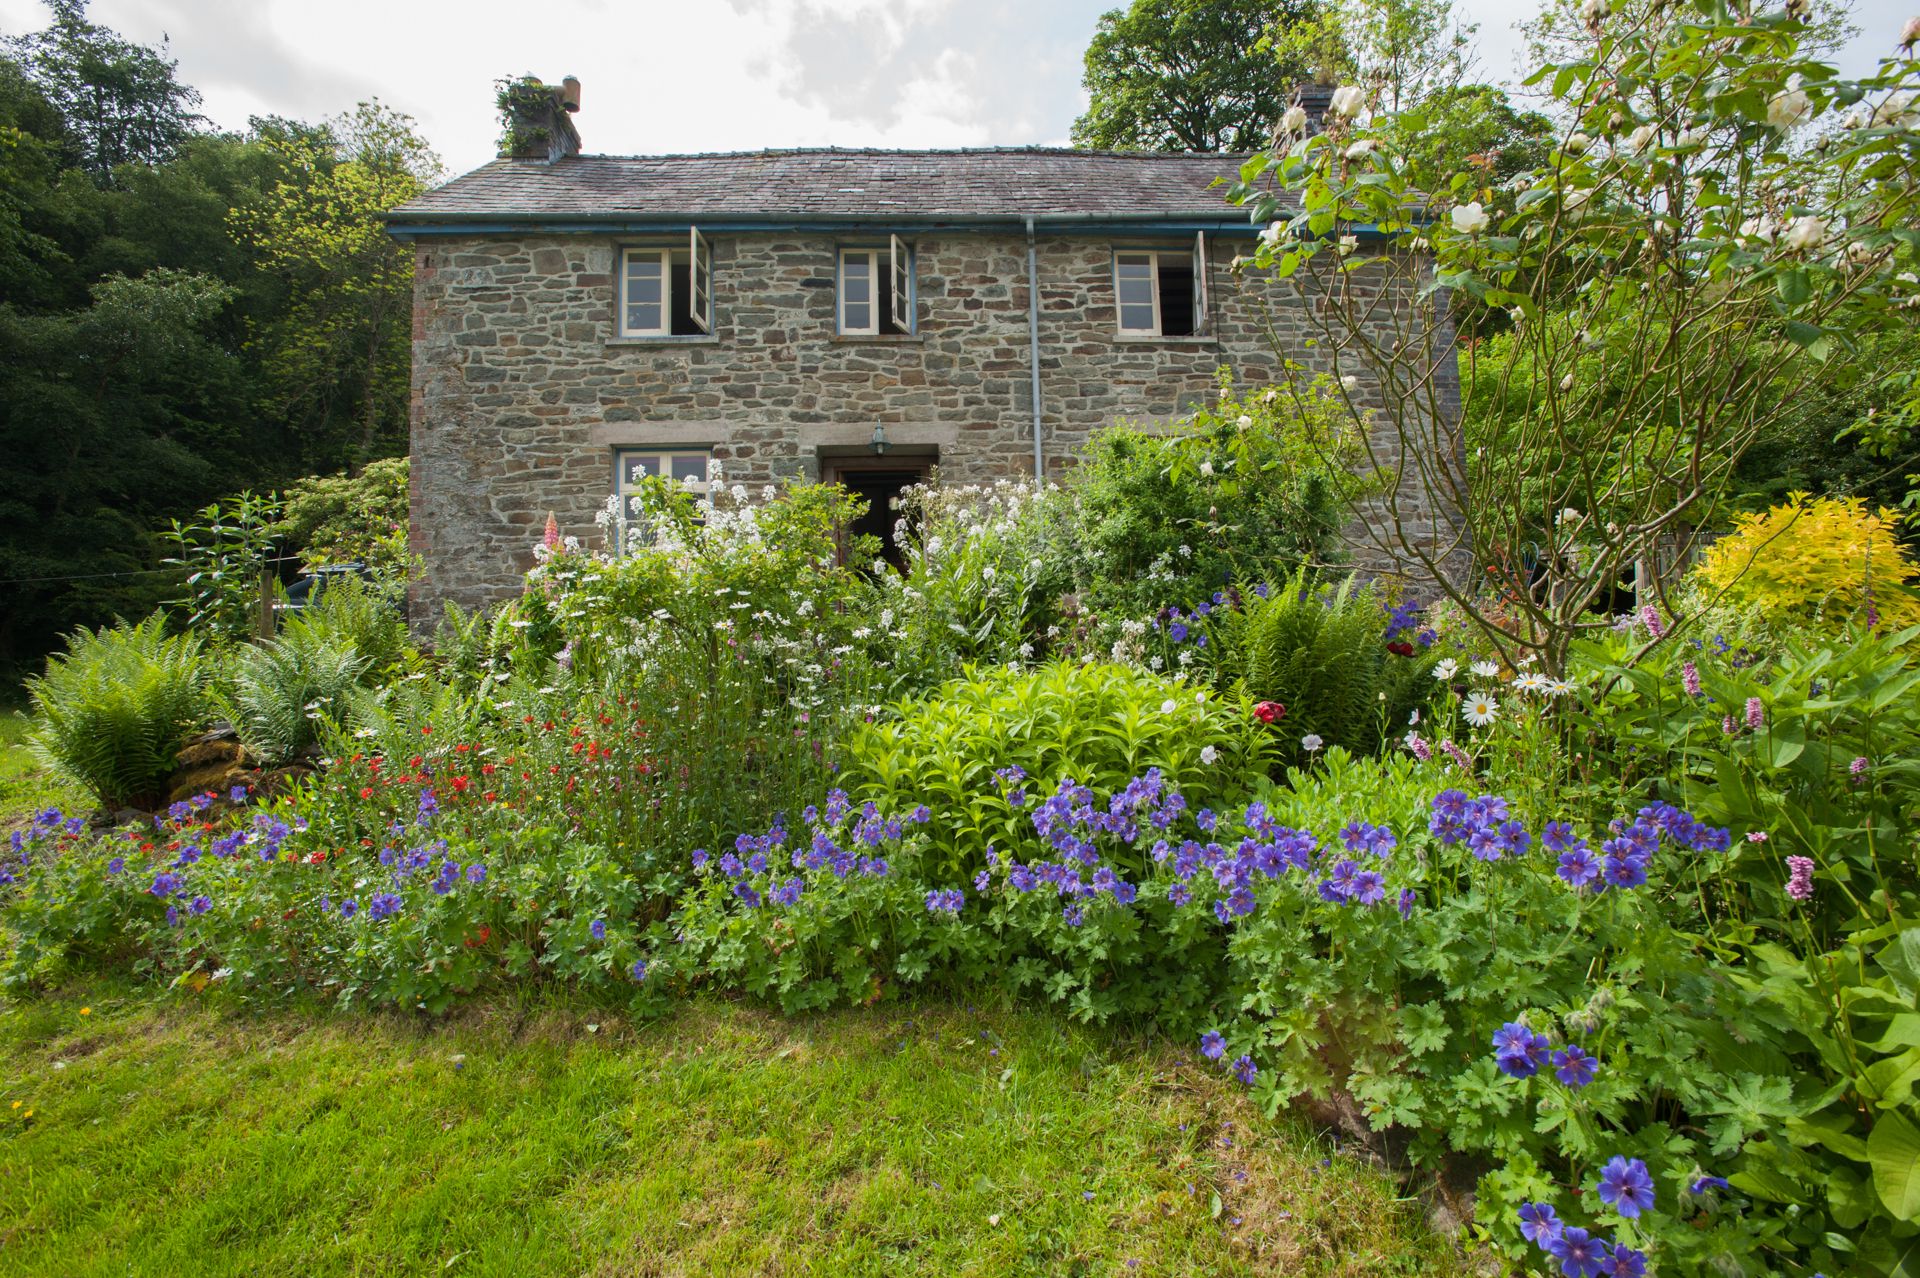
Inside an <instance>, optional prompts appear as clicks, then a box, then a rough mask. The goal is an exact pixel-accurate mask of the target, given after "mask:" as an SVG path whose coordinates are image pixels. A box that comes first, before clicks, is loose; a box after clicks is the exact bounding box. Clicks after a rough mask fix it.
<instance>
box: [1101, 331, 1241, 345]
mask: <svg viewBox="0 0 1920 1278" xmlns="http://www.w3.org/2000/svg"><path fill="white" fill-rule="evenodd" d="M1113 340H1114V341H1116V342H1125V343H1128V344H1129V345H1149V346H1218V345H1219V344H1220V339H1219V338H1217V337H1215V336H1213V334H1211V333H1201V334H1198V335H1194V334H1187V335H1184V336H1177V337H1163V336H1161V335H1160V334H1158V333H1115V334H1114V335H1113Z"/></svg>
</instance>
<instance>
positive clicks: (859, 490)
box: [820, 457, 933, 572]
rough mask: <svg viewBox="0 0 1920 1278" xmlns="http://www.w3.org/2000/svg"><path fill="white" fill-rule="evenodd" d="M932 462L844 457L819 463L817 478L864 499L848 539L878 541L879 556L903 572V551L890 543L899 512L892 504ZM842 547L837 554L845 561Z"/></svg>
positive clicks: (922, 480)
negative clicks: (861, 513) (863, 538)
mask: <svg viewBox="0 0 1920 1278" xmlns="http://www.w3.org/2000/svg"><path fill="white" fill-rule="evenodd" d="M932 461H933V459H932V458H927V459H925V460H916V459H914V458H905V457H902V458H892V457H887V458H881V457H847V458H828V459H826V460H823V461H822V462H821V463H820V470H821V478H823V479H826V480H827V481H829V482H830V483H836V484H839V485H840V486H841V487H842V488H844V489H846V490H847V491H848V492H850V493H853V494H854V495H855V496H857V497H864V498H866V502H867V510H866V513H865V514H863V515H861V516H860V517H859V518H858V519H856V520H854V521H853V523H852V524H851V525H850V526H849V527H848V528H847V530H846V531H847V534H848V537H849V539H851V538H852V537H858V536H870V537H875V538H878V539H879V542H880V554H881V556H882V557H883V558H885V559H886V561H887V562H888V563H890V564H892V565H893V566H894V567H895V568H896V569H898V570H899V571H901V572H905V571H906V568H907V552H906V547H904V546H901V545H898V544H897V543H896V542H895V541H894V529H895V526H896V525H897V524H898V522H899V519H900V512H899V511H897V510H895V509H894V508H893V502H894V499H895V498H896V497H898V496H899V495H900V493H901V490H902V489H906V488H910V487H912V486H913V485H914V484H923V483H925V482H926V480H927V475H928V473H929V472H930V471H931V469H932ZM844 545H845V543H843V548H842V550H841V556H842V558H844V557H845V555H846V551H845V549H844Z"/></svg>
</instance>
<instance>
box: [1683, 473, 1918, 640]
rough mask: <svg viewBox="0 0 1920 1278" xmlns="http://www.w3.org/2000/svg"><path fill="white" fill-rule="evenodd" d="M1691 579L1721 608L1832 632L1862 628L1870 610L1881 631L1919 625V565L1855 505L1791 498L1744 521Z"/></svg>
mask: <svg viewBox="0 0 1920 1278" xmlns="http://www.w3.org/2000/svg"><path fill="white" fill-rule="evenodd" d="M1695 571H1696V572H1697V573H1698V574H1699V576H1700V577H1701V579H1702V580H1703V581H1704V582H1705V583H1706V584H1707V585H1708V586H1709V587H1711V588H1712V589H1713V590H1715V591H1716V592H1717V591H1725V592H1726V593H1725V595H1724V597H1723V600H1722V602H1724V603H1727V604H1732V605H1735V606H1741V605H1746V606H1751V607H1757V608H1760V609H1763V610H1764V611H1765V612H1766V613H1768V614H1775V613H1780V614H1788V615H1791V616H1792V617H1794V618H1797V619H1799V620H1802V621H1821V622H1825V623H1827V624H1828V625H1829V626H1830V627H1835V628H1837V627H1838V626H1840V625H1841V624H1843V623H1845V622H1847V621H1850V620H1851V621H1862V622H1864V621H1867V620H1868V619H1869V615H1870V614H1869V613H1868V611H1867V605H1868V604H1869V602H1871V604H1872V606H1873V614H1875V615H1877V618H1878V621H1879V624H1881V625H1882V626H1889V627H1893V628H1896V629H1897V628H1900V627H1905V626H1909V625H1913V624H1916V623H1920V590H1916V589H1915V587H1914V584H1913V580H1914V578H1915V576H1916V575H1920V564H1916V563H1915V562H1914V559H1913V556H1912V555H1911V554H1909V553H1908V551H1907V549H1906V548H1905V547H1904V546H1902V545H1901V544H1900V543H1899V542H1898V541H1897V540H1895V538H1894V521H1893V517H1892V515H1891V514H1889V513H1888V512H1886V511H1877V512H1876V511H1873V510H1870V509H1868V507H1867V505H1866V503H1865V502H1863V501H1861V500H1860V499H1859V498H1858V497H1841V498H1833V497H1816V498H1809V497H1808V496H1807V495H1806V494H1805V493H1793V494H1790V495H1789V497H1788V499H1787V503H1786V504H1785V505H1782V506H1775V507H1774V508H1773V509H1771V510H1768V511H1765V512H1763V513H1760V514H1750V515H1742V516H1740V518H1739V519H1738V520H1736V521H1735V522H1734V527H1733V531H1732V532H1730V533H1728V534H1727V535H1726V536H1725V537H1722V538H1721V539H1720V540H1719V541H1717V542H1715V543H1714V544H1713V545H1712V547H1710V548H1709V549H1708V551H1707V554H1706V557H1705V559H1703V560H1702V561H1701V563H1700V566H1699V567H1698V568H1697V569H1696V570H1695Z"/></svg>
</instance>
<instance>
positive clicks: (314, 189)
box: [231, 101, 441, 460]
mask: <svg viewBox="0 0 1920 1278" xmlns="http://www.w3.org/2000/svg"><path fill="white" fill-rule="evenodd" d="M263 142H264V145H265V146H266V147H267V148H268V149H269V150H270V151H271V152H272V153H273V154H274V155H276V156H277V157H278V158H279V160H280V162H281V163H282V164H283V166H284V168H285V170H286V176H285V177H284V178H282V179H281V180H280V181H278V182H277V183H275V184H274V185H273V187H272V188H271V189H269V190H267V191H265V192H263V193H262V194H261V196H260V198H259V199H258V200H256V201H254V202H252V203H250V204H247V205H245V206H243V207H240V208H237V209H235V210H234V211H233V214H232V219H231V221H232V226H233V229H234V231H235V233H236V235H237V237H238V238H239V239H240V240H241V241H242V242H243V243H245V244H247V245H248V246H250V247H251V248H252V249H253V251H254V252H255V253H256V254H257V256H258V260H259V263H260V265H261V267H262V268H263V269H264V270H266V271H267V272H270V273H271V274H272V275H273V276H274V277H276V278H277V279H279V280H280V281H282V282H283V283H284V284H285V286H286V288H287V298H288V300H287V304H286V307H285V309H284V310H283V311H282V312H281V313H280V314H278V315H276V316H274V317H272V318H271V319H269V320H266V321H265V322H263V323H261V324H260V325H259V332H258V337H259V340H260V342H261V343H262V345H263V346H264V348H265V350H266V357H265V367H264V369H263V377H264V382H265V387H264V393H263V407H264V408H265V410H266V411H267V412H269V413H270V414H272V415H273V416H275V417H277V418H279V419H281V420H283V421H285V422H287V423H288V425H289V426H290V427H292V428H293V429H295V430H296V431H298V432H299V433H301V434H302V435H304V436H306V437H307V438H308V440H309V450H310V455H312V454H314V453H320V452H326V451H328V450H329V448H330V447H331V448H332V449H334V450H342V451H344V452H345V454H346V456H347V457H349V458H352V459H355V460H365V459H368V458H372V457H379V456H383V455H387V454H390V453H393V452H395V451H398V450H400V449H401V448H402V447H403V441H404V440H405V437H406V421H407V370H408V347H407V343H408V339H409V332H410V328H409V317H410V316H411V314H412V309H411V307H412V295H413V260H412V257H411V255H410V254H409V253H408V251H407V250H406V249H405V248H404V247H402V246H401V245H399V244H397V243H395V242H394V241H393V239H392V238H391V237H389V236H388V235H387V233H386V229H385V227H384V225H383V224H382V223H381V222H380V220H379V215H380V214H382V213H384V212H386V211H387V210H388V209H391V208H393V207H394V206H395V205H397V204H401V203H403V202H404V201H406V200H409V199H411V198H413V197H414V196H415V195H418V194H419V193H420V192H421V191H423V190H425V189H426V187H427V186H428V185H429V184H430V183H431V182H432V181H433V180H434V179H435V178H436V177H437V176H438V175H439V173H440V171H441V170H440V162H439V160H438V158H436V157H435V155H434V154H433V151H432V149H431V148H429V147H428V145H427V143H426V142H425V140H423V139H422V138H421V137H420V135H419V134H418V133H417V132H416V131H415V129H414V123H413V119H412V117H410V116H406V115H402V114H400V113H399V112H396V111H393V110H391V109H390V108H388V107H385V106H382V105H381V104H380V103H379V102H378V101H373V102H363V103H361V104H360V105H359V106H358V107H356V108H355V109H354V111H353V112H352V113H351V114H350V115H346V116H343V117H341V118H340V119H338V120H336V121H334V122H333V123H332V125H331V126H330V127H329V128H327V129H326V130H324V131H314V130H289V129H282V128H272V129H270V131H267V132H266V133H265V134H264V137H263Z"/></svg>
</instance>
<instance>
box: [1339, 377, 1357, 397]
mask: <svg viewBox="0 0 1920 1278" xmlns="http://www.w3.org/2000/svg"><path fill="white" fill-rule="evenodd" d="M1340 389H1341V390H1343V391H1345V392H1346V393H1347V394H1349V395H1351V394H1353V393H1354V392H1355V391H1357V390H1359V389H1360V379H1359V378H1358V377H1355V376H1354V375H1353V374H1352V373H1348V374H1347V375H1346V376H1345V377H1342V378H1341V379H1340Z"/></svg>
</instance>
